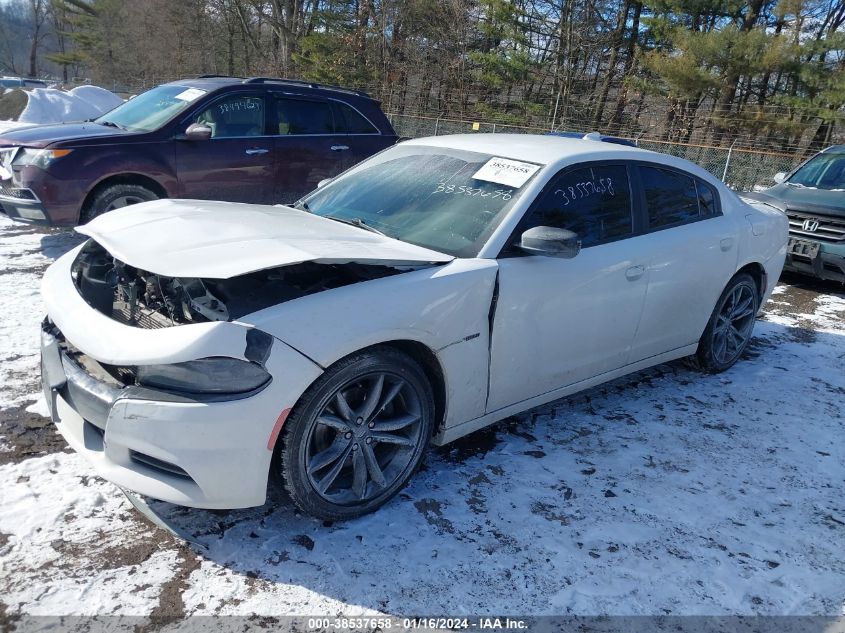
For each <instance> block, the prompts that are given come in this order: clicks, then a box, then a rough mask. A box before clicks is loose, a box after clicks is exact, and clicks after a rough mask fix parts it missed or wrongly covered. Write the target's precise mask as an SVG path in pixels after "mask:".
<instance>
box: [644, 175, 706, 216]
mask: <svg viewBox="0 0 845 633" xmlns="http://www.w3.org/2000/svg"><path fill="white" fill-rule="evenodd" d="M640 180H641V182H642V184H643V189H644V191H645V199H646V207H647V208H648V224H649V228H651V229H659V228H664V227H668V226H675V225H679V224H686V223H687V222H693V221H695V220H699V219H701V218H706V217H712V216H714V215H718V213H719V211H718V206H717V196H716V194H715V192H714V191H713V189H712V187H710V185H708V184H706V183H704V182H703V181H701V180H699V179H697V178H694V177H693V176H689V175H686V174H683V173H681V172H678V171H674V170H671V169H661V168H659V167H645V166H641V167H640Z"/></svg>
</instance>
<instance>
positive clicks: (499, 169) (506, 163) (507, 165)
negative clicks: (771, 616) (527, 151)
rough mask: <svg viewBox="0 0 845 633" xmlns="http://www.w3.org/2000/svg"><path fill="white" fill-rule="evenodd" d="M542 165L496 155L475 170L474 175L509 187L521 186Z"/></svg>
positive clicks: (476, 177)
mask: <svg viewBox="0 0 845 633" xmlns="http://www.w3.org/2000/svg"><path fill="white" fill-rule="evenodd" d="M538 169H540V165H534V164H532V163H523V162H522V161H519V160H510V159H509V158H499V157H497V156H494V157H493V158H491V159H490V160H488V161H487V162H486V163H484V165H483V166H482V167H481V169H479V170H478V171H477V172H475V173H474V174H473V175H472V177H473V178H475V179H476V180H486V181H487V182H495V183H497V184H499V185H507V186H508V187H517V188H519V187H521V186H522V185H524V184H525V183H526V182H527V181H528V179H529V178H531V176H533V175H534V174H535V173H536V172H537V170H538Z"/></svg>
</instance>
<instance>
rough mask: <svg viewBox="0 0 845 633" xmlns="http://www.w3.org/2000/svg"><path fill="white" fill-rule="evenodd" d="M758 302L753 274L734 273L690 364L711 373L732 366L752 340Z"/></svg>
mask: <svg viewBox="0 0 845 633" xmlns="http://www.w3.org/2000/svg"><path fill="white" fill-rule="evenodd" d="M759 301H760V299H759V294H758V290H757V284H756V283H755V282H754V279H753V278H752V277H751V275H748V274H746V273H740V274H738V275H736V276H734V277H733V278H732V279H731V280H730V281H729V282H728V285H727V287H726V288H725V289H724V291H722V295H721V296H720V297H719V300H718V301H717V302H716V306H715V307H714V308H713V314H711V315H710V320H709V321H708V322H707V327H706V328H705V329H704V334H702V335H701V340H700V341H699V343H698V350H697V351H696V353H695V355H694V356H691V357H690V359H689V360H690V361H691V362H690V365H691V366H693V367H694V368H696V369H699V370H700V371H703V372H705V373H708V374H715V373H719V372H722V371H725V370H726V369H728V368H730V367H732V366H733V364H734V363H736V361H737V360H739V358H740V357H741V356H742V353H743V352H744V351H745V348H746V347H748V343H749V342H750V341H751V335H752V333H753V331H754V321H755V319H756V318H757V310H758V308H759Z"/></svg>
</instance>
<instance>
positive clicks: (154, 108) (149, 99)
mask: <svg viewBox="0 0 845 633" xmlns="http://www.w3.org/2000/svg"><path fill="white" fill-rule="evenodd" d="M204 94H205V90H200V89H199V88H189V87H188V86H159V87H157V88H153V89H151V90H147V92H144V93H141V94H139V95H138V96H137V97H135V98H134V99H130V100H129V101H127V102H126V103H123V104H121V105H119V106H117V107H116V108H115V109H114V110H111V111H110V112H106V113H105V114H104V115H103V116H101V117H100V118H98V119H95V120H94V121H95V122H96V123H99V124H101V125H113V126H115V127H119V128H121V129H124V130H129V131H130V132H152V131H153V130H155V129H158V128H159V127H161V125H162V124H163V123H165V122H166V121H169V120H170V119H171V118H173V116H174V115H176V114H178V113H179V112H181V111H182V110H184V109H185V108H187V107H188V105H190V103H191V102H192V101H194V100H196V99H198V98H199V97H201V96H203V95H204Z"/></svg>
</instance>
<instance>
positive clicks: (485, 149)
mask: <svg viewBox="0 0 845 633" xmlns="http://www.w3.org/2000/svg"><path fill="white" fill-rule="evenodd" d="M405 143H408V144H414V145H428V146H431V147H449V148H453V149H463V150H467V151H470V152H481V153H483V154H493V155H495V156H501V157H502V158H512V159H514V160H524V161H526V162H529V163H541V164H544V165H548V164H551V163H556V162H558V161H560V160H562V159H565V158H576V157H577V158H580V159H588V158H595V159H596V160H601V159H606V158H614V157H616V156H614V155H617V154H618V155H619V156H618V157H619V158H623V156H622V154H624V155H626V156H625V157H627V158H628V159H635V158H636V155H638V154H643V155H654V152H650V151H648V150H644V149H640V148H638V147H630V146H627V145H619V144H616V143H607V142H604V141H592V140H586V139H574V138H566V137H564V136H546V135H540V134H449V135H445V136H429V137H426V138H417V139H412V140H409V141H405Z"/></svg>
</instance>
